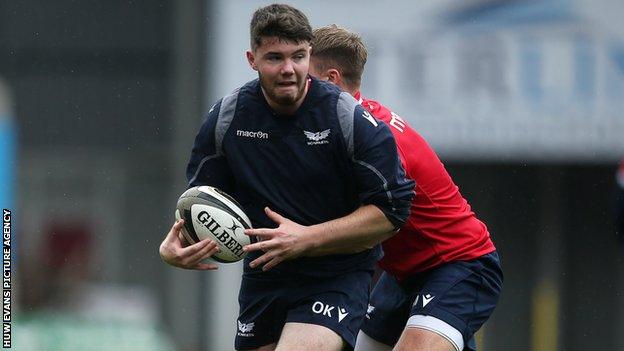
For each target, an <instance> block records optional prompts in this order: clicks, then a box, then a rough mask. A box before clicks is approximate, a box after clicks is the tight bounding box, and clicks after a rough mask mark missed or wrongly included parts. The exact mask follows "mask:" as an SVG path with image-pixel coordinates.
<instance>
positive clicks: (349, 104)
mask: <svg viewBox="0 0 624 351" xmlns="http://www.w3.org/2000/svg"><path fill="white" fill-rule="evenodd" d="M358 104H359V102H358V101H357V100H356V99H355V98H354V97H353V96H352V95H351V94H349V93H347V92H342V93H340V95H339V97H338V103H337V104H336V110H337V111H336V112H337V116H338V121H339V122H340V128H341V129H342V136H343V137H344V139H345V144H346V146H347V152H348V155H349V157H350V158H351V160H352V161H353V162H355V163H357V164H360V165H362V166H364V167H366V168H367V169H369V170H370V171H372V172H373V173H374V174H375V175H376V176H377V177H378V178H379V179H380V180H381V185H382V187H383V190H384V191H385V192H386V197H387V198H388V202H389V203H391V204H393V203H394V202H393V200H394V198H393V196H392V192H391V191H390V189H388V184H389V183H388V180H387V179H386V177H384V175H383V174H382V173H381V172H380V171H379V170H378V169H377V168H375V167H374V166H373V165H371V164H369V163H366V162H364V161H361V160H357V159H355V157H354V154H355V151H354V141H353V134H354V132H353V129H354V123H355V122H354V118H355V109H356V107H357V105H358ZM364 111H366V110H365V109H364ZM392 209H393V210H394V206H392Z"/></svg>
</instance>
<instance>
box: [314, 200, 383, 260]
mask: <svg viewBox="0 0 624 351" xmlns="http://www.w3.org/2000/svg"><path fill="white" fill-rule="evenodd" d="M394 233H395V231H394V226H393V225H392V223H391V222H390V221H389V220H388V218H386V216H385V215H384V213H383V212H381V210H380V209H379V208H377V206H374V205H365V206H362V207H360V208H358V209H357V210H355V211H354V212H353V213H351V214H349V215H347V216H344V217H341V218H338V219H335V220H331V221H328V222H324V223H320V224H317V225H313V226H310V227H307V230H306V232H305V240H307V241H309V247H310V249H309V250H307V251H306V256H324V255H333V254H346V253H355V252H360V251H364V250H366V249H370V248H372V247H373V246H375V245H376V244H379V243H380V242H382V241H384V240H386V239H388V238H390V237H391V236H392V235H394Z"/></svg>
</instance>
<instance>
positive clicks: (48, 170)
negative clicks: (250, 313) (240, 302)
mask: <svg viewBox="0 0 624 351" xmlns="http://www.w3.org/2000/svg"><path fill="white" fill-rule="evenodd" d="M288 2H289V3H291V4H293V5H294V6H296V7H298V8H300V9H302V10H303V11H304V12H306V14H307V15H308V16H309V18H310V20H311V22H312V24H313V26H320V25H326V24H330V23H337V24H339V25H342V26H345V27H347V28H350V29H352V30H355V31H357V32H359V33H361V34H362V36H363V37H364V39H365V41H366V42H367V44H368V46H369V50H370V58H369V63H368V65H367V71H366V73H365V78H364V87H363V92H364V94H365V95H367V96H370V97H373V98H376V99H378V100H380V101H382V102H384V103H385V104H386V105H388V106H390V107H392V108H393V110H395V111H396V112H397V113H399V114H401V115H402V116H403V117H404V118H405V119H407V120H408V121H409V122H410V123H411V125H412V126H413V127H415V128H416V129H417V130H419V131H420V132H421V133H422V134H423V135H424V136H425V137H426V138H427V139H428V140H429V141H430V142H431V144H432V145H433V146H434V148H435V149H436V150H438V151H439V153H440V155H441V157H442V158H443V161H444V162H445V164H446V165H447V168H448V170H449V171H450V173H451V175H452V176H453V177H454V179H455V181H456V183H458V185H459V186H460V188H461V189H462V192H463V194H464V195H465V196H466V197H467V198H468V199H469V201H470V202H471V204H472V206H473V208H474V210H475V211H476V212H477V214H478V215H479V216H480V217H481V218H483V219H484V220H485V221H486V223H487V224H488V226H489V228H490V231H491V233H492V235H493V237H494V240H495V242H496V245H497V247H498V249H499V252H500V253H501V257H502V262H503V267H504V270H505V277H506V280H505V286H504V291H503V295H502V298H501V301H500V305H499V307H498V308H497V310H496V311H495V313H494V315H493V317H492V318H491V319H490V321H489V322H488V323H487V324H486V326H485V328H484V329H483V331H482V332H481V333H480V335H479V342H480V344H481V346H482V350H485V351H491V350H507V351H515V350H518V351H521V350H522V351H524V350H532V351H537V350H543V351H560V350H624V263H623V260H622V257H623V254H624V251H623V250H624V247H623V246H622V245H621V241H618V237H617V234H616V229H615V220H614V212H615V194H616V189H617V185H616V181H615V179H616V178H615V171H616V168H617V163H618V160H619V159H621V158H624V22H623V21H622V19H621V15H622V14H623V13H624V3H622V2H621V1H619V0H594V1H591V0H576V1H573V0H568V1H564V0H561V1H559V0H541V1H540V0H525V1H519V0H518V1H513V0H509V1H495V0H465V1H450V0H443V1H434V0H424V1H418V2H413V1H409V0H401V1H341V2H334V1H329V0H317V1H314V2H312V1H303V0H298V1H288ZM267 3H268V2H266V1H190V0H188V1H187V0H177V1H173V0H171V1H165V0H155V1H114V0H111V1H69V0H61V1H42V0H28V1H19V2H18V1H4V2H2V3H0V47H1V48H2V50H0V76H1V79H0V135H1V137H2V139H1V140H0V161H2V169H1V170H0V182H1V184H0V200H1V201H2V206H3V207H4V208H11V209H13V219H14V221H13V228H14V237H13V273H14V274H13V282H14V286H13V294H14V300H13V302H14V304H13V344H14V349H16V350H109V349H114V350H167V351H169V350H184V351H191V350H214V351H222V350H231V349H232V340H233V335H234V333H235V327H236V325H235V316H236V313H237V305H236V294H237V290H238V282H239V274H240V271H241V267H240V265H230V266H224V267H222V269H220V270H219V271H218V272H216V273H214V272H211V273H197V272H187V271H181V270H177V269H174V268H171V267H168V266H166V265H165V264H163V263H162V262H161V261H160V258H159V256H158V245H159V244H160V241H161V239H162V238H163V236H164V234H165V232H166V231H167V230H168V228H169V227H170V225H171V223H172V221H173V208H174V204H175V200H176V198H177V196H178V195H179V194H180V193H181V192H182V191H183V190H184V188H185V180H184V166H185V163H186V161H187V158H188V155H189V151H190V147H191V145H192V140H193V137H194V135H195V132H196V130H197V128H198V126H199V124H200V122H201V118H202V114H203V112H204V111H206V110H207V107H209V106H210V105H211V104H212V103H213V102H214V101H215V100H216V99H217V98H219V97H221V96H222V95H224V94H226V93H228V92H229V91H231V90H232V89H234V88H235V87H237V86H238V85H240V84H241V83H243V82H244V81H247V80H248V79H251V78H253V77H254V75H253V72H252V71H251V70H250V69H249V68H248V67H247V64H246V61H245V59H244V50H245V49H246V48H247V47H248V22H249V19H250V16H251V13H252V12H253V10H254V9H255V8H257V7H259V6H261V5H264V4H267ZM620 235H624V233H620Z"/></svg>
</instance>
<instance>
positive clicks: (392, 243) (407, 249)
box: [355, 92, 496, 280]
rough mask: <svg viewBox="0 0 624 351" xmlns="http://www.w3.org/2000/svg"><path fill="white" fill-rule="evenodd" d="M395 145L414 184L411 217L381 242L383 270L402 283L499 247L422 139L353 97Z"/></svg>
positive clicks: (382, 109) (394, 117)
mask: <svg viewBox="0 0 624 351" xmlns="http://www.w3.org/2000/svg"><path fill="white" fill-rule="evenodd" d="M355 98H356V99H358V100H360V103H361V104H362V106H364V108H365V109H367V110H368V111H369V112H370V113H371V114H372V115H373V116H374V117H376V118H377V119H379V120H381V121H383V122H385V123H386V124H387V125H388V126H389V127H390V130H391V131H392V134H393V135H394V138H395V140H396V144H397V148H398V154H399V157H400V158H401V163H402V164H403V168H404V169H405V172H406V174H407V176H408V177H409V178H411V179H413V180H414V181H415V182H416V188H415V191H416V196H415V197H414V200H413V201H412V205H411V209H410V216H409V218H408V219H407V222H406V223H405V225H404V226H403V227H402V228H401V230H399V232H398V233H397V234H396V235H394V236H393V237H391V238H390V239H388V240H386V241H385V242H383V243H382V247H383V250H384V256H383V258H382V259H381V261H380V262H379V266H380V267H381V268H382V269H383V270H385V271H386V272H388V273H390V274H392V275H394V276H395V277H397V278H398V279H399V280H402V279H404V278H405V277H407V276H408V275H410V274H413V273H418V272H422V271H425V270H428V269H431V268H434V267H437V266H439V265H441V264H444V263H446V262H450V261H458V260H462V261H465V260H472V259H475V258H477V257H480V256H483V255H485V254H488V253H490V252H492V251H494V250H496V248H495V247H494V243H493V242H492V240H491V239H490V233H489V232H488V230H487V227H486V226H485V224H484V223H483V222H481V221H480V220H479V219H478V218H477V217H476V215H475V213H474V212H473V211H472V210H471V208H470V205H469V204H468V202H467V201H466V199H464V198H463V197H462V195H461V194H460V192H459V188H458V187H457V185H455V183H453V180H452V179H451V177H450V176H449V174H448V172H447V171H446V169H445V168H444V165H443V164H442V162H441V161H440V159H439V158H438V156H437V155H436V153H435V152H434V151H433V149H432V148H431V147H430V146H429V144H428V143H427V141H425V139H423V137H422V136H420V134H418V133H417V132H416V131H415V130H413V129H412V128H411V127H410V126H409V125H408V124H407V123H406V122H405V121H404V120H403V119H402V118H401V117H399V116H398V115H397V114H395V113H394V112H392V111H390V110H389V109H387V108H386V107H385V106H383V105H381V104H380V103H378V102H377V101H374V100H370V99H362V98H361V97H360V93H359V92H358V93H357V94H356V95H355Z"/></svg>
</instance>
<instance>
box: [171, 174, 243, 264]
mask: <svg viewBox="0 0 624 351" xmlns="http://www.w3.org/2000/svg"><path fill="white" fill-rule="evenodd" d="M175 216H176V219H180V218H182V219H184V227H183V229H182V234H183V235H184V237H185V238H186V240H188V241H189V242H190V243H193V244H194V243H197V242H199V241H201V240H203V239H205V238H210V239H211V240H213V241H215V242H216V243H217V244H218V245H219V248H220V249H221V251H220V252H218V253H216V254H214V255H212V257H211V258H212V259H214V260H215V261H217V262H223V263H226V262H236V261H239V260H240V259H242V258H243V257H245V254H246V253H245V252H244V251H243V246H245V245H247V244H249V242H250V240H249V236H247V235H245V232H244V230H245V229H248V228H251V221H250V220H249V218H248V217H247V215H245V212H243V210H242V209H241V207H240V205H239V204H238V203H237V202H236V201H235V200H234V199H233V198H232V197H231V196H229V195H228V194H226V193H224V192H223V191H221V190H219V189H217V188H213V187H211V186H196V187H193V188H190V189H188V190H187V191H185V192H184V193H183V194H182V195H181V196H180V198H179V199H178V205H177V208H176V211H175Z"/></svg>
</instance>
